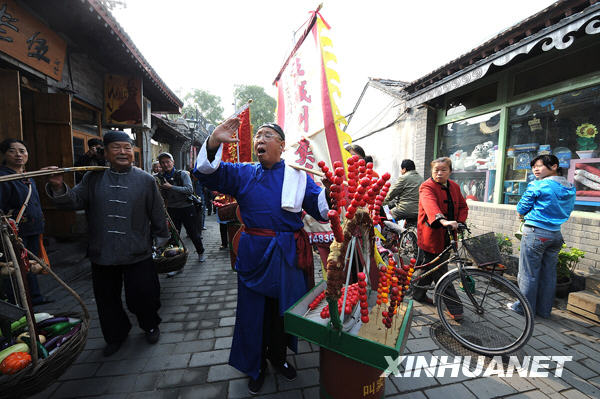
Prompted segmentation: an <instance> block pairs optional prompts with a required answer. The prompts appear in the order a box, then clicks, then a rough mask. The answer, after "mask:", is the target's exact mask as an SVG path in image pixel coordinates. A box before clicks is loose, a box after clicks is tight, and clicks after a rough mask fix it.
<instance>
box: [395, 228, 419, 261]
mask: <svg viewBox="0 0 600 399" xmlns="http://www.w3.org/2000/svg"><path fill="white" fill-rule="evenodd" d="M418 250H419V247H417V235H416V234H415V232H414V231H412V230H406V231H405V232H404V233H403V234H402V236H401V237H400V254H401V255H402V256H405V257H407V258H408V259H410V258H415V259H416V258H417V251H418Z"/></svg>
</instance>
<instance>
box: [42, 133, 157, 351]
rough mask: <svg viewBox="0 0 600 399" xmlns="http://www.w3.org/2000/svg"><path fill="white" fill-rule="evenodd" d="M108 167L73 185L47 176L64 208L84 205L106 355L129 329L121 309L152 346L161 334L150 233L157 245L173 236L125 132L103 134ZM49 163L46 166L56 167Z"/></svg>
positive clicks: (153, 185) (52, 192)
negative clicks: (134, 319) (137, 165)
mask: <svg viewBox="0 0 600 399" xmlns="http://www.w3.org/2000/svg"><path fill="white" fill-rule="evenodd" d="M104 147H105V149H106V159H107V161H109V163H110V169H108V170H105V171H100V172H88V173H86V174H85V175H84V177H83V180H82V181H81V183H79V184H78V185H76V186H75V187H74V188H73V189H69V188H68V187H67V185H66V184H64V182H63V176H62V175H54V176H52V177H50V178H49V181H50V183H49V184H48V185H47V186H46V192H47V194H48V195H49V196H50V198H51V199H52V200H53V202H54V203H55V204H57V205H58V206H60V207H63V208H70V209H85V211H86V214H87V220H88V231H89V247H88V254H89V257H90V261H91V263H92V282H93V288H94V296H95V299H96V305H97V307H98V317H99V319H100V327H101V329H102V334H103V336H104V340H105V341H106V343H107V345H106V347H105V348H104V351H103V354H104V356H110V355H112V354H113V353H115V352H117V351H118V350H119V348H120V347H121V345H122V344H123V342H124V341H125V339H126V338H127V335H128V334H129V330H130V329H131V323H130V322H129V318H128V317H127V314H126V313H125V311H124V309H123V304H122V302H121V291H122V286H123V284H124V285H125V298H126V300H127V308H128V309H129V310H130V311H131V312H132V313H133V314H135V315H136V317H137V320H138V323H139V326H140V328H141V329H142V330H144V331H145V332H146V340H147V341H148V342H149V343H150V344H155V343H156V342H158V339H159V337H160V330H159V327H158V326H159V324H160V322H161V319H160V317H159V316H158V309H159V308H160V283H159V281H158V275H157V273H156V269H155V268H154V264H153V263H152V256H151V255H152V237H154V238H156V244H157V246H162V245H164V244H165V243H166V242H167V241H168V239H169V232H168V230H167V222H166V217H165V212H164V208H163V203H162V198H161V197H160V193H159V192H158V188H157V186H156V183H155V182H154V178H153V177H152V176H151V175H150V174H148V173H146V172H144V171H143V170H141V169H138V168H135V167H133V166H132V165H133V143H132V141H131V138H130V137H129V136H128V135H127V134H126V133H125V132H121V131H110V132H108V133H106V134H105V135H104ZM52 168H56V167H49V168H45V169H52Z"/></svg>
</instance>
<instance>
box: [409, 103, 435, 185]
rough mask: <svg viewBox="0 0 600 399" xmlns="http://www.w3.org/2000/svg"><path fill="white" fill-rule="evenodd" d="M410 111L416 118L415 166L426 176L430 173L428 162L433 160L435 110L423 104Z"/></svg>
mask: <svg viewBox="0 0 600 399" xmlns="http://www.w3.org/2000/svg"><path fill="white" fill-rule="evenodd" d="M411 113H412V114H413V117H414V119H415V120H416V128H415V132H414V135H415V158H414V161H415V166H416V169H417V172H419V174H420V175H421V176H423V177H424V178H428V177H429V176H430V175H431V173H430V171H429V164H430V163H431V161H432V160H433V145H434V142H435V111H433V110H431V109H429V107H427V106H425V105H424V106H420V107H418V108H415V109H413V110H412V111H411Z"/></svg>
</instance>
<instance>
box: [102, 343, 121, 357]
mask: <svg viewBox="0 0 600 399" xmlns="http://www.w3.org/2000/svg"><path fill="white" fill-rule="evenodd" d="M122 344H123V342H113V343H110V344H108V345H106V346H105V347H104V350H102V355H103V356H104V357H109V356H112V355H114V354H115V353H117V351H118V350H119V349H120V348H121V345H122Z"/></svg>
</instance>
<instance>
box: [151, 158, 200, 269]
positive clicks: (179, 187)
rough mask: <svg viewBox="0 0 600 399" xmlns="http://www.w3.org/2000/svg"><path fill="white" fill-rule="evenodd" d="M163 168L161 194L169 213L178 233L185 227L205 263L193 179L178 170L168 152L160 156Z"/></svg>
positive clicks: (160, 177) (160, 175) (160, 176)
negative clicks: (194, 200)
mask: <svg viewBox="0 0 600 399" xmlns="http://www.w3.org/2000/svg"><path fill="white" fill-rule="evenodd" d="M158 161H159V162H160V166H161V168H162V173H161V174H159V181H160V182H161V183H160V192H161V194H162V196H163V198H164V199H165V202H166V204H167V211H168V212H169V216H170V217H171V220H173V224H174V225H175V228H176V229H177V231H179V232H181V225H182V224H183V226H184V227H185V231H187V234H188V236H189V237H190V238H191V240H192V243H194V247H196V252H197V253H198V260H199V261H200V262H204V259H205V258H204V246H203V245H202V236H201V230H200V229H201V225H200V220H199V218H198V212H197V210H196V207H195V206H194V202H193V200H192V199H191V196H192V195H193V194H194V187H193V186H192V179H191V178H190V175H189V173H188V172H186V171H185V170H177V169H176V168H175V163H174V162H173V156H172V155H171V154H169V153H168V152H163V153H161V154H159V155H158Z"/></svg>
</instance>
